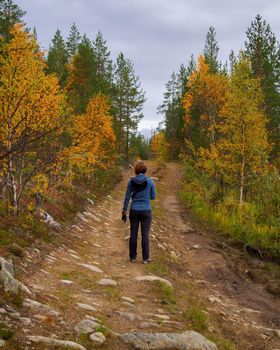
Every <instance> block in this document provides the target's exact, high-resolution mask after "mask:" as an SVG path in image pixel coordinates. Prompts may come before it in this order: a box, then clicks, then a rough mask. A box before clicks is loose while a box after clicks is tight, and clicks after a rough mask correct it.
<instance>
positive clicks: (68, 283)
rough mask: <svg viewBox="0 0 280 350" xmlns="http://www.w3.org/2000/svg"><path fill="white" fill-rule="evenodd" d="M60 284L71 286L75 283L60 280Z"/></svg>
mask: <svg viewBox="0 0 280 350" xmlns="http://www.w3.org/2000/svg"><path fill="white" fill-rule="evenodd" d="M60 282H61V283H63V284H67V285H70V284H73V283H74V282H73V281H70V280H60Z"/></svg>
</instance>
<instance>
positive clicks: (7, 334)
mask: <svg viewBox="0 0 280 350" xmlns="http://www.w3.org/2000/svg"><path fill="white" fill-rule="evenodd" d="M13 336H14V333H13V331H11V330H10V329H8V328H7V327H6V326H5V324H4V323H3V322H0V339H3V340H9V339H11V338H12V337H13Z"/></svg>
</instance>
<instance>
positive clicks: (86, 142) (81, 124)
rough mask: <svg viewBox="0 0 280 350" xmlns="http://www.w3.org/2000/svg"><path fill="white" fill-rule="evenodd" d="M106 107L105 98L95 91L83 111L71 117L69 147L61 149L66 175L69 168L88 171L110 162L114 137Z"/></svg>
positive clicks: (71, 174)
mask: <svg viewBox="0 0 280 350" xmlns="http://www.w3.org/2000/svg"><path fill="white" fill-rule="evenodd" d="M109 109H110V105H109V101H108V98H107V97H106V96H104V95H102V94H98V95H96V96H95V97H93V98H92V99H91V100H90V101H89V104H88V107H87V110H86V113H85V114H83V115H78V116H73V117H72V123H71V124H72V125H71V127H70V134H71V137H72V146H71V147H70V148H68V149H66V150H64V151H63V152H62V157H67V158H68V162H69V168H70V171H69V176H70V177H71V176H73V169H77V170H78V171H80V172H82V173H84V174H91V173H92V172H94V171H95V170H96V169H97V168H106V167H107V166H108V165H110V164H112V161H113V160H114V155H115V154H114V153H115V140H116V139H115V134H114V130H113V126H112V117H111V116H110V114H109Z"/></svg>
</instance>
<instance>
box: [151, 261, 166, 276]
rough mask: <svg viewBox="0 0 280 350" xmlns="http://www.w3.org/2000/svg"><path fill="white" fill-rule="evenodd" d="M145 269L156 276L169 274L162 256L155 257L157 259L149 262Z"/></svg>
mask: <svg viewBox="0 0 280 350" xmlns="http://www.w3.org/2000/svg"><path fill="white" fill-rule="evenodd" d="M146 267H147V270H148V271H149V272H150V273H152V274H154V275H157V276H167V275H168V274H169V271H168V269H167V267H166V266H165V264H164V260H163V258H160V257H159V258H157V261H155V262H151V263H150V264H148V265H146Z"/></svg>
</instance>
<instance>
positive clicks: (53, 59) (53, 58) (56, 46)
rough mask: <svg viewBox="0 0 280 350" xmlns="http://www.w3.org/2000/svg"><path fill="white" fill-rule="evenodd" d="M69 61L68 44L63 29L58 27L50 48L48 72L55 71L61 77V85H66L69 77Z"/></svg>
mask: <svg viewBox="0 0 280 350" xmlns="http://www.w3.org/2000/svg"><path fill="white" fill-rule="evenodd" d="M67 62H68V53H67V50H66V45H65V42H64V40H63V37H62V35H61V31H60V30H59V29H57V31H56V33H55V35H54V38H53V39H52V45H51V46H50V48H49V53H48V57H47V64H48V68H47V73H49V74H51V73H55V74H56V75H57V77H58V79H59V83H60V86H62V87H64V86H65V82H66V79H67Z"/></svg>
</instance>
